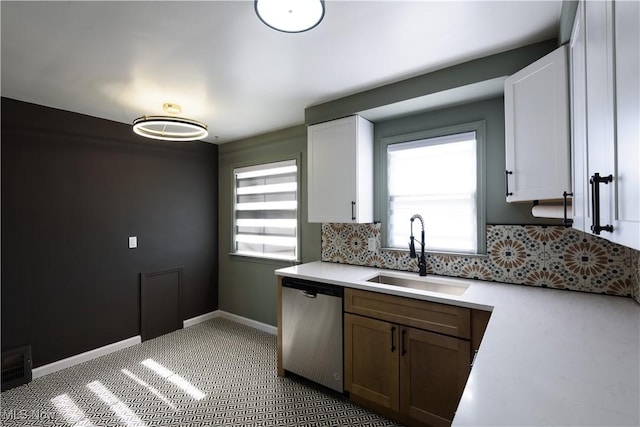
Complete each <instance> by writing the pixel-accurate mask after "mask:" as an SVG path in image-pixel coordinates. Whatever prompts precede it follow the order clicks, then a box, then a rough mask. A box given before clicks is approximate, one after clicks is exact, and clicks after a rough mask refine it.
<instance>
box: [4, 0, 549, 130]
mask: <svg viewBox="0 0 640 427" xmlns="http://www.w3.org/2000/svg"><path fill="white" fill-rule="evenodd" d="M561 3H562V1H561V0H553V1H482V0H476V1H400V0H388V1H340V0H328V1H327V2H326V14H325V18H324V20H323V21H322V22H321V23H320V25H319V26H318V27H316V28H314V29H313V30H311V31H309V32H305V33H298V34H287V33H281V32H278V31H274V30H273V29H271V28H269V27H267V26H266V25H264V24H263V23H262V22H261V21H260V20H259V19H258V18H257V17H256V15H255V13H254V8H253V1H247V0H236V1H196V2H164V1H143V2H112V1H108V2H93V1H88V2H79V1H63V2H62V1H61V2H49V1H47V2H9V1H2V2H1V16H2V27H1V30H2V33H1V37H2V62H1V65H2V74H1V75H2V96H4V97H8V98H13V99H18V100H22V101H27V102H33V103H37V104H41V105H46V106H50V107H55V108H60V109H63V110H68V111H74V112H80V113H84V114H88V115H91V116H96V117H101V118H105V119H110V120H114V121H118V122H123V123H131V122H132V121H133V120H134V119H135V118H137V117H139V116H142V115H145V114H147V115H151V114H162V104H163V103H165V102H172V103H178V104H180V105H182V114H181V115H182V116H184V117H188V118H192V119H196V120H200V121H203V122H205V123H207V124H208V126H209V130H210V137H209V138H208V141H210V142H219V143H220V142H228V141H232V140H236V139H240V138H244V137H247V136H252V135H257V134H260V133H264V132H268V131H273V130H276V129H281V128H286V127H289V126H293V125H297V124H302V123H304V109H305V108H306V107H308V106H311V105H315V104H319V103H323V102H326V101H329V100H332V99H336V98H340V97H343V96H346V95H350V94H353V93H357V92H361V91H363V90H367V89H371V88H374V87H378V86H381V85H384V84H387V83H392V82H395V81H399V80H403V79H406V78H409V77H414V76H417V75H420V74H424V73H426V72H430V71H434V70H436V69H440V68H443V67H447V66H450V65H454V64H458V63H461V62H465V61H468V60H471V59H475V58H479V57H483V56H486V55H490V54H493V53H498V52H502V51H505V50H509V49H513V48H516V47H520V46H524V45H527V44H530V43H533V42H537V41H542V40H546V39H549V38H552V37H556V36H557V33H558V28H559V21H560V9H561ZM216 136H217V137H218V139H217V140H216V139H215V137H216Z"/></svg>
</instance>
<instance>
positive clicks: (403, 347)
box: [401, 329, 407, 356]
mask: <svg viewBox="0 0 640 427" xmlns="http://www.w3.org/2000/svg"><path fill="white" fill-rule="evenodd" d="M406 336H407V330H406V329H403V330H402V353H401V354H402V355H403V356H404V355H405V354H407V347H406V344H405V342H404V340H405V338H406Z"/></svg>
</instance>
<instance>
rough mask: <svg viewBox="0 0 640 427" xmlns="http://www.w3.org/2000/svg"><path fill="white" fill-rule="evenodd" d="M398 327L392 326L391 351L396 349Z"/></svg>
mask: <svg viewBox="0 0 640 427" xmlns="http://www.w3.org/2000/svg"><path fill="white" fill-rule="evenodd" d="M395 334H396V327H395V326H392V327H391V353H393V352H394V351H396V337H395Z"/></svg>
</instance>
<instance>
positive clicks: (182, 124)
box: [133, 116, 209, 141]
mask: <svg viewBox="0 0 640 427" xmlns="http://www.w3.org/2000/svg"><path fill="white" fill-rule="evenodd" d="M133 131H134V132H135V133H137V134H138V135H140V136H144V137H145V138H151V139H159V140H162V141H197V140H200V139H204V138H206V137H207V136H208V135H209V132H208V130H207V125H205V124H203V123H200V122H198V121H195V120H190V119H184V118H181V117H171V116H142V117H139V118H137V119H135V120H134V121H133Z"/></svg>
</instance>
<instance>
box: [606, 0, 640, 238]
mask: <svg viewBox="0 0 640 427" xmlns="http://www.w3.org/2000/svg"><path fill="white" fill-rule="evenodd" d="M613 6H614V37H613V38H614V58H615V74H614V79H615V104H614V108H615V129H614V132H615V136H616V138H615V151H614V150H612V151H614V153H615V156H614V162H615V163H614V167H613V172H612V173H613V174H614V177H615V179H614V182H613V184H614V186H613V189H614V192H615V194H614V200H615V203H614V204H613V206H611V214H610V215H611V216H612V218H613V234H612V236H611V240H613V241H614V242H617V243H620V244H622V245H625V246H629V247H632V248H635V249H638V250H640V2H638V1H637V0H636V1H620V2H615V3H614V5H613Z"/></svg>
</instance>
